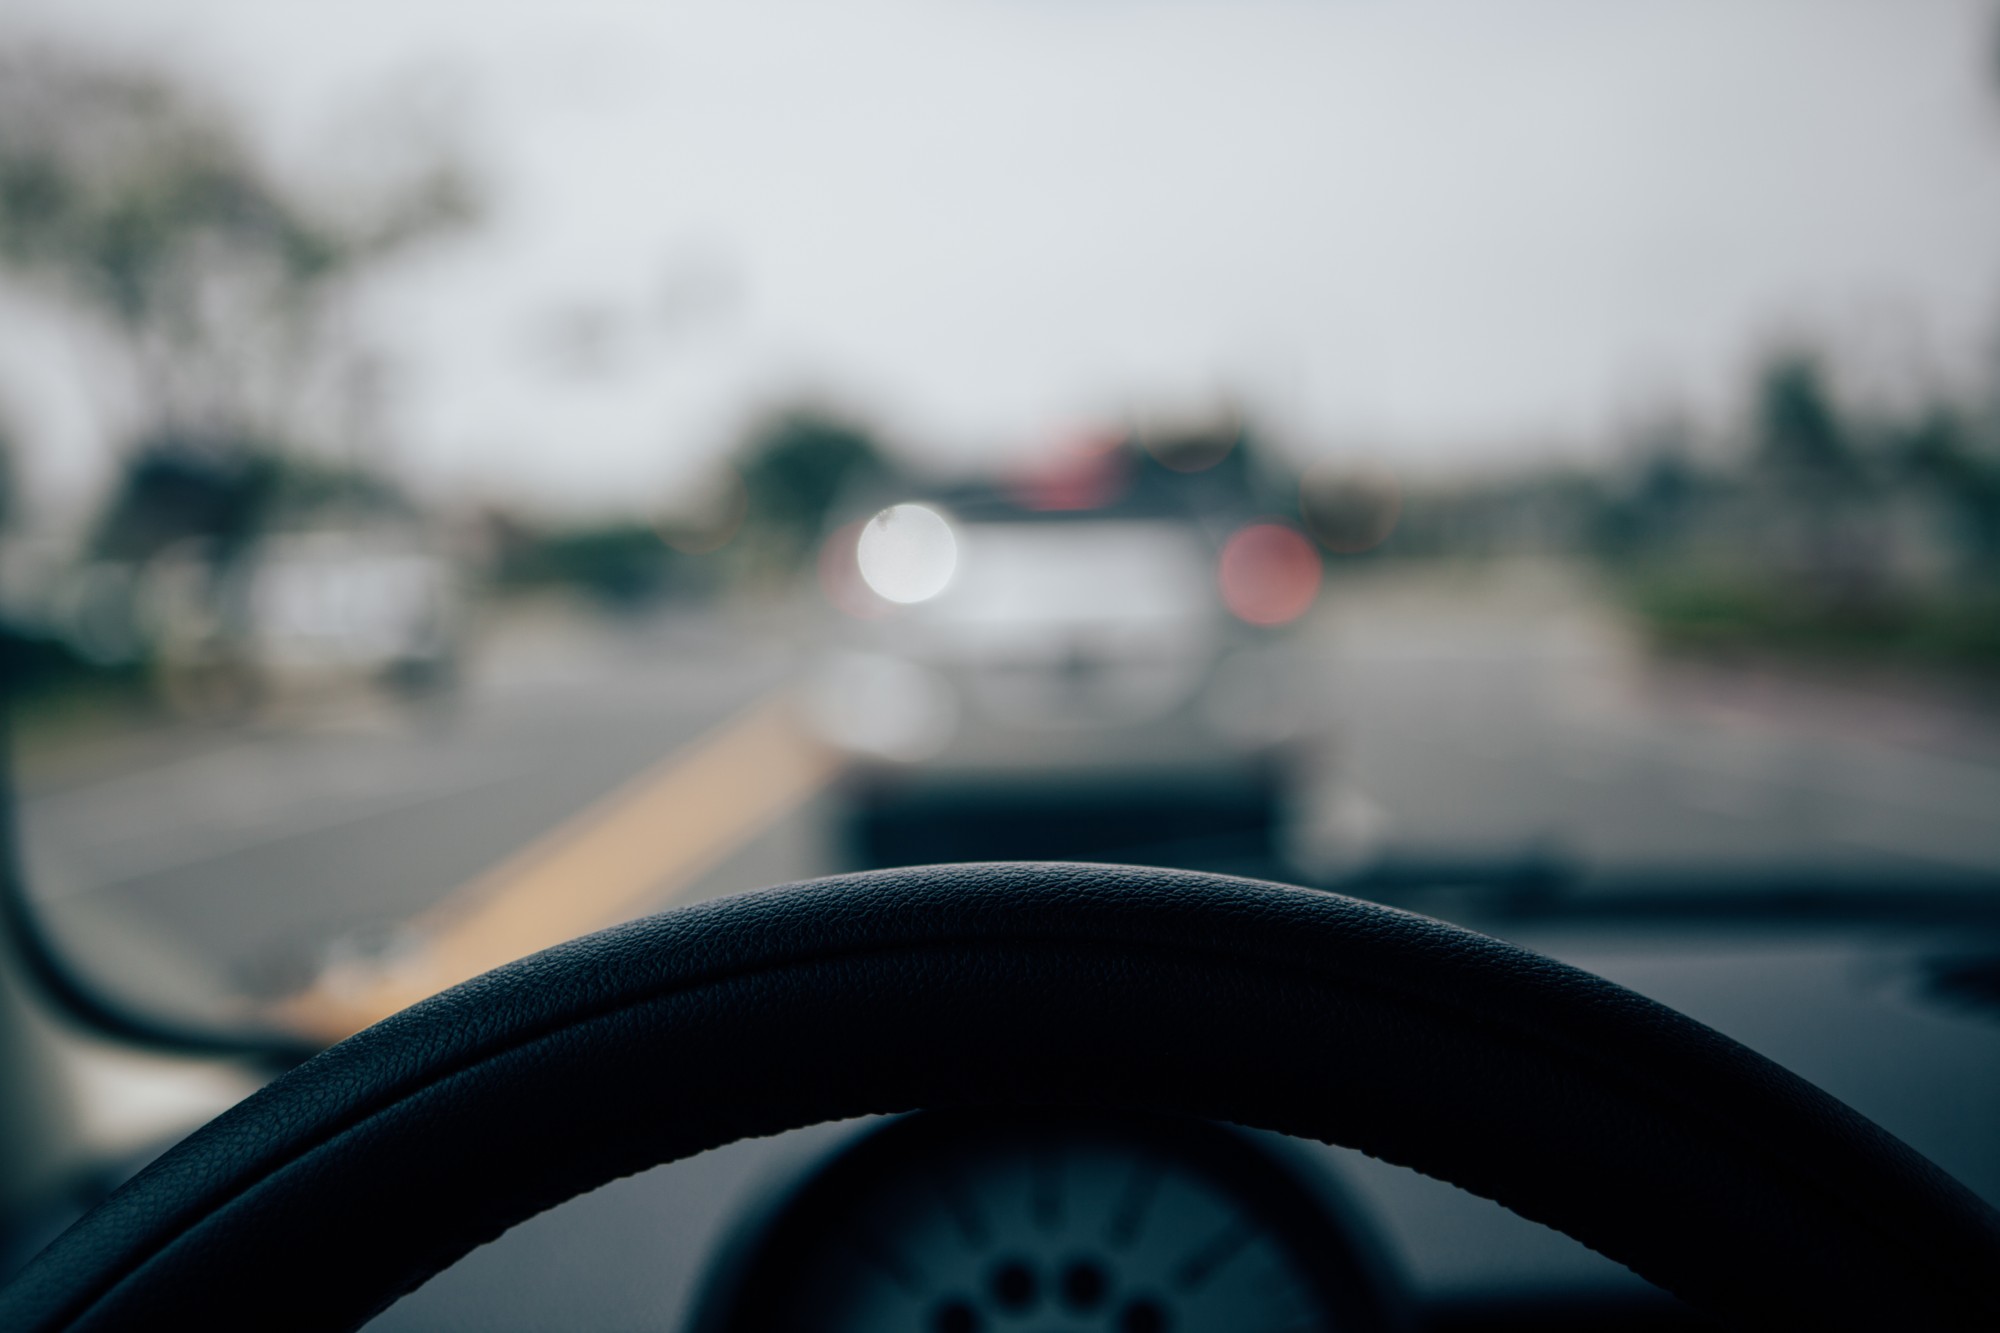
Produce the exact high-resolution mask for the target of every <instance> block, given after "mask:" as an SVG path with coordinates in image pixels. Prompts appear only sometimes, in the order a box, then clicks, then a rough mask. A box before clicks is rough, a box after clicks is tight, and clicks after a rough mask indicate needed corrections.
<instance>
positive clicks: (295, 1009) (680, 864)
mask: <svg viewBox="0 0 2000 1333" xmlns="http://www.w3.org/2000/svg"><path fill="white" fill-rule="evenodd" d="M837 766H838V765H837V761H836V759H835V758H834V756H833V755H832V754H831V753H830V752H829V751H827V750H826V749H825V748H824V747H822V746H819V745H817V744H815V743H814V742H813V741H812V739H811V738H810V737H808V736H807V735H806V734H805V733H804V732H803V731H802V730H801V729H800V727H799V726H798V724H797V723H796V722H795V721H794V720H793V717H792V712H791V709H790V708H789V707H788V706H787V702H786V700H785V699H784V698H782V697H773V698H770V699H766V700H764V701H763V702H761V703H759V704H756V705H753V706H752V707H751V708H749V709H748V710H746V711H745V712H743V713H740V714H738V715H737V716H736V717H734V718H732V719H730V720H729V721H728V722H726V723H724V724H723V725H721V726H720V727H718V728H716V729H715V730H714V731H712V732H710V733H708V734H707V735H706V736H703V737H701V738H700V739H698V740H696V741H694V742H693V743H692V744H690V745H688V746H687V747H686V748H684V749H682V750H679V751H677V752H675V753H674V754H671V755H669V756H668V757H667V758H666V759H665V760H663V761H661V762H660V763H659V764H656V765H655V766H654V767H652V768H651V769H648V770H647V771H646V772H644V773H641V774H640V775H639V776H638V777H636V778H634V779H632V780H631V781H630V782H628V783H626V784H625V785H624V786H623V787H620V788H619V789H618V790H616V791H614V792H612V793H611V794H610V795H608V796H606V797H604V798H603V799H601V800H599V801H597V802H596V803H595V804H593V805H591V806H590V807H588V808H587V809H585V810H583V811H582V812H581V813H579V814H577V815H576V816H574V817H573V818H571V819H570V820H568V821H567V822H565V823H563V824H561V825H560V826H558V827H557V828H555V829H554V830H552V831H550V832H549V833H547V834H545V835H543V836H542V837H540V838H538V839H536V840H535V841H534V842H532V843H530V844H529V845H528V846H526V847H524V848H522V849H521V850H520V851H518V852H516V853H514V854H513V855H512V856H510V857H508V858H507V859H506V860H505V861H502V862H501V863H500V864H499V865H497V866H495V867H493V868H492V869H491V870H489V871H487V872H486V873H484V874H482V875H480V876H478V877H477V878H475V879H473V880H472V881H470V882H469V883H467V884H466V885H464V886H463V887H462V888H460V889H458V890H456V891H455V892H453V893H452V894H451V895H450V896H449V897H448V898H446V899H445V900H444V901H443V902H442V903H440V904H439V905H438V906H436V907H434V908H432V909H431V910H430V911H428V912H425V913H424V914H423V915H421V916H419V917H417V918H416V919H415V920H414V921H412V922H411V923H410V928H411V933H412V936H413V938H414V940H415V941H416V944H415V947H413V948H412V949H410V950H409V951H408V953H407V955H406V956H402V957H399V958H397V959H395V960H393V961H391V962H386V963H381V964H376V965H373V966H370V967H368V968H366V969H358V968H351V967H348V968H333V969H329V970H328V971H327V972H326V973H325V974H323V975H322V976H321V977H320V979H319V981H318V982H317V983H316V984H315V985H314V986H313V988H312V989H310V990H308V991H306V992H304V993H303V994H301V995H300V996H298V997H296V998H294V999H293V1000H291V1001H289V1002H288V1003H287V1004H286V1006H285V1013H284V1015H283V1017H284V1018H285V1019H286V1020H287V1021H288V1022H290V1023H292V1024H294V1025H296V1026H298V1027H300V1028H302V1029H304V1030H305V1031H307V1032H309V1033H311V1034H312V1035H314V1036H317V1037H324V1038H329V1039H330V1038H334V1037H340V1036H345V1035H346V1034H348V1033H350V1032H353V1031H356V1030H358V1029H360V1028H362V1027H366V1026H367V1025H368V1024H370V1023H372V1022H375V1021H376V1020H377V1019H380V1018H384V1017H386V1016H387V1015H389V1014H392V1013H394V1012H395V1011H396V1010H398V1009H402V1008H404V1007H406V1006H408V1005H411V1004H414V1003H415V1002H416V1001H418V1000H420V999H423V998H424V997H425V996H427V995H432V994H435V993H436V992H438V991H440V990H443V989H444V988H445V987H447V986H452V985H456V984H457V983H458V982H461V981H464V980H466V979H467V978H469V977H475V976H477V975H479V974H480V973H481V972H484V971H486V970H488V969H489V968H493V967H497V966H499V965H500V964H502V963H505V962H509V961H511V960H513V959H515V958H519V957H521V956H523V955H525V954H529V953H533V952H534V951H535V950H537V949H542V948H546V947H548V946H549V945H551V944H556V943H560V942H561V941H563V940H566V939H569V938H571V937H572V936H576V935H581V934H584V933H585V932H587V931H591V930H596V929H598V928H600V927H602V926H608V925H611V924H614V923H615V922H618V921H621V920H624V919H626V918H628V917H630V916H631V915H633V914H634V913H635V912H637V911H638V910H639V909H641V908H643V907H648V906H659V905H663V904H665V903H667V902H669V901H671V900H673V899H674V898H676V897H678V896H680V895H681V894H683V893H685V892H686V891H687V890H688V888H689V887H691V886H692V885H693V883H694V882H695V880H696V879H698V878H699V877H700V876H701V875H702V874H703V873H705V872H706V871H708V870H710V869H713V868H714V867H715V866H716V865H717V864H718V863H719V862H721V861H722V860H723V859H725V858H726V857H728V856H729V855H730V854H731V853H732V852H734V851H736V850H737V849H739V848H740V847H742V846H743V845H744V844H745V843H747V842H748V841H749V840H750V839H752V838H754V837H755V836H756V835H757V834H759V833H761V832H762V831H763V830H765V829H766V828H769V827H770V826H771V825H772V824H773V823H775V822H776V821H777V820H778V819H779V818H781V817H782V816H784V815H785V814H787V813H789V812H790V811H792V810H795V809H797V808H798V807H799V806H800V805H802V804H804V803H805V801H807V800H808V799H809V798H810V797H811V796H812V795H813V794H814V793H815V792H817V791H819V790H820V789H821V788H822V787H824V786H825V785H826V783H827V781H828V780H829V779H830V778H831V777H832V776H833V774H834V772H835V770H836V768H837Z"/></svg>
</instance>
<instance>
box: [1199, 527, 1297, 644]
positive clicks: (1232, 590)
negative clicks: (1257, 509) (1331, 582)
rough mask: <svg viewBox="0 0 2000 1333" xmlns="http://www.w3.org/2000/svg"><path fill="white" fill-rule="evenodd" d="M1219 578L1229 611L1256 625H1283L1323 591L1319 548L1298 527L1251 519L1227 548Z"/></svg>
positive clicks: (1225, 548)
mask: <svg viewBox="0 0 2000 1333" xmlns="http://www.w3.org/2000/svg"><path fill="white" fill-rule="evenodd" d="M1217 577H1218V582H1219V585H1220V587H1221V590H1222V601H1223V604H1224V605H1225V606H1227V607H1228V608H1229V610H1230V614H1232V615H1234V616H1235V617H1236V618H1237V619H1239V620H1242V621H1244V622H1246V623H1248V624H1252V625H1284V624H1288V623H1290V622H1291V621H1294V620H1297V619H1298V618H1299V617H1300V616H1302V615H1304V614H1305V613H1306V611H1307V610H1308V609H1309V608H1310V607H1311V606H1312V604H1313V599H1314V598H1315V597H1317V596H1318V595H1319V581H1320V560H1319V552H1317V551H1315V550H1313V546H1312V543H1311V542H1309V541H1307V540H1306V538H1305V536H1304V534H1302V533H1300V532H1299V531H1298V530H1297V529H1296V528H1290V527H1286V526H1285V525H1284V524H1282V523H1253V524H1251V525H1250V526H1249V527H1246V528H1244V529H1242V530H1241V531H1239V532H1237V533H1236V535H1234V536H1233V537H1231V538H1230V539H1229V541H1228V543H1227V544H1225V545H1224V546H1223V548H1222V562H1221V566H1220V568H1219V570H1218V571H1217Z"/></svg>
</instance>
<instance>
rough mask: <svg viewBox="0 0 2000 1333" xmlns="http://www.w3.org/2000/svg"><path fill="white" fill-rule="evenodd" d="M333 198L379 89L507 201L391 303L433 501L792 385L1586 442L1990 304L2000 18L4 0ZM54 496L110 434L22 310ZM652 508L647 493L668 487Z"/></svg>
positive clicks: (659, 445)
mask: <svg viewBox="0 0 2000 1333" xmlns="http://www.w3.org/2000/svg"><path fill="white" fill-rule="evenodd" d="M8 11H9V22H8V24H7V25H6V26H10V27H11V29H12V31H14V32H16V33H21V32H27V33H36V34H41V35H44V36H47V35H51V34H53V35H56V36H59V37H64V38H69V39H74V41H76V42H78V43H83V44H89V45H93V46H97V47H102V48H105V49H108V50H110V51H113V52H119V53H124V54H127V55H135V56H144V57H146V58H149V59H160V60H164V61H166V62H168V63H169V64H171V65H173V66H175V67H177V68H179V69H181V70H183V71H185V72H187V73H188V74H189V76H190V77H192V78H194V79H197V80H199V81H200V82H201V83H202V84H203V85H204V86H206V87H208V88H209V89H211V90H212V91H213V92H214V93H215V94H217V95H219V96H221V97H223V98H225V99H227V100H229V101H231V102H233V103H234V104H236V105H237V106H239V107H240V108H242V109H243V110H245V111H246V112H248V113H249V114H250V115H251V116H252V117H253V118H254V121H255V123H256V125H257V127H258V134H259V135H260V137H261V140H262V142H263V143H264V144H265V145H266V146H267V148H268V150H269V151H270V152H271V153H272V154H273V155H274V156H275V157H277V158H278V159H279V160H281V161H283V162H285V163H287V164H288V166H289V168H290V169H293V170H297V169H299V167H300V165H301V164H302V163H304V162H307V161H310V160H311V159H310V156H309V155H310V154H311V153H313V152H316V151H319V148H320V146H321V145H323V144H324V143H325V142H326V140H327V134H328V132H329V128H328V127H329V126H332V125H337V124H339V123H341V122H342V120H343V118H346V119H347V120H349V121H350V122H351V120H352V119H353V117H354V116H355V115H356V114H358V109H360V108H364V107H365V106H366V105H367V103H368V102H369V100H370V99H371V98H376V97H379V96H382V95H384V93H385V90H387V91H388V92H391V93H393V94H394V95H396V96H399V97H405V98H415V99H418V100H423V99H429V101H430V102H431V103H432V104H433V109H434V110H435V111H436V112H437V114H439V115H442V116H444V117H445V118H447V119H449V120H451V121H454V122H455V123H456V124H458V125H459V126H460V127H461V129H462V132H463V140H464V142H465V144H466V146H467V148H468V150H469V152H470V156H471V157H472V159H473V161H474V162H475V163H476V165H477V166H478V167H479V168H480V169H481V170H482V171H483V172H484V173H485V175H486V176H487V178H488V180H489V182H490V193H491V198H492V202H493V209H492V213H491V216H490V218H489V220H488V222H487V224H486V225H485V227H484V228H483V230H482V231H480V232H479V233H478V234H476V235H474V236H472V237H470V238H468V239H467V240H465V241H463V242H461V243H458V244H456V245H454V246H453V247H452V248H451V249H449V250H448V251H439V252H438V253H436V254H435V255H433V256H431V257H430V258H428V259H426V260H425V261H423V262H421V263H417V264H413V265H411V266H410V267H409V269H408V270H407V271H406V272H404V273H402V274H400V275H399V276H398V279H397V281H396V282H394V283H393V284H384V289H383V291H382V292H381V297H382V299H381V300H379V301H377V302H376V303H375V304H374V305H372V306H371V307H370V308H369V310H368V312H367V314H368V319H369V322H370V324H371V326H372V327H373V328H374V329H375V330H376V332H377V335H378V336H379V338H380V339H381V341H382V342H383V343H384V345H385V346H386V347H387V348H389V349H390V350H391V351H392V353H393V354H394V356H395V357H396V359H397V361H398V363H399V364H400V365H402V366H403V367H404V372H403V374H402V376H401V379H400V386H401V387H400V389H399V392H398V393H397V395H396V397H395V399H394V401H393V407H394V417H393V424H394V431H395V436H396V438H397V440H398V442H399V447H400V449H401V451H402V454H403V457H404V458H405V460H406V462H407V465H408V466H409V467H410V468H411V470H412V471H413V472H414V473H415V474H416V475H418V476H420V477H422V478H424V479H425V480H426V481H427V482H428V483H430V484H432V485H434V486H437V487H439V488H445V487H462V486H470V487H473V488H476V489H478V490H482V491H485V492H487V493H491V494H497V495H507V494H516V495H534V496H538V497H542V498H545V499H553V500H560V501H562V502H566V503H572V504H577V505H600V504H607V503H608V504H630V503H633V502H634V498H635V497H653V496H658V495H662V494H666V493H668V492H670V491H671V490H672V489H673V487H674V486H675V485H676V484H677V481H678V480H679V479H681V478H684V477H685V476H687V475H688V474H689V473H690V472H691V470H692V469H693V468H695V467H696V466H697V465H698V464H699V463H700V462H701V461H702V460H705V459H706V458H708V457H711V456H712V455H713V454H714V452H715V450H716V449H717V448H718V447H719V446H720V445H721V444H722V443H723V442H724V438H725V434H726V431H727V429H728V427H729V426H730V424H731V423H732V422H734V421H736V420H737V419H739V418H740V417H741V415H742V414H743V413H744V411H745V410H746V409H747V406H748V405H749V404H751V403H753V402H755V401H757V400H759V399H760V398H768V397H770V396H772V395H776V394H781V393H785V392H789V391H794V390H798V389H812V390H817V391H819V392H821V393H823V394H828V395H834V396H838V397H839V398H841V399H843V400H846V401H848V402H851V403H853V404H855V405H856V406H857V407H860V408H862V409H865V410H867V411H869V412H871V413H873V414H875V415H876V416H878V417H879V418H880V419H881V420H882V421H884V422H885V423H886V424H887V425H888V426H889V427H890V428H891V429H892V431H893V433H894V434H895V435H896V437H897V438H898V439H900V440H902V441H904V442H906V443H909V444H910V445H912V446H914V447H917V448H920V449H928V450H935V451H937V452H940V453H944V454H968V453H977V452H979V451H982V450H991V449H999V448H1011V447H1020V446H1023V445H1025V444H1029V443H1032V442H1034V441H1037V440H1040V439H1045V438H1046V437H1047V436H1049V435H1050V434H1051V433H1052V432H1057V431H1061V430H1063V429H1064V428H1066V427H1068V426H1071V425H1074V424H1076V423H1079V422H1083V421H1087V420H1090V419H1093V418H1101V417H1103V416H1105V415H1107V414H1115V413H1121V412H1126V411H1134V410H1156V409H1158V408H1161V407H1176V406H1182V405H1198V404H1200V403H1201V402H1203V401H1205V400H1208V399H1212V398H1214V397H1215V396H1216V395H1218V394H1220V393H1223V392H1225V391H1233V392H1236V393H1238V394H1240V395H1242V396H1245V397H1247V398H1248V399H1249V400H1251V401H1252V402H1255V403H1260V404H1262V405H1264V407H1265V409H1266V410H1267V411H1268V412H1270V413H1271V414H1272V415H1273V416H1275V417H1277V418H1279V419H1281V420H1282V422H1283V423H1284V424H1285V425H1286V427H1287V428H1288V429H1289V430H1291V431H1292V432H1293V433H1295V434H1296V435H1297V436H1298V437H1299V438H1301V439H1305V440H1310V441H1313V442H1315V443H1316V445H1317V446H1318V447H1323V448H1328V449H1336V448H1366V449H1368V450H1371V451H1374V452H1378V453H1385V454H1387V455H1388V456H1389V457H1391V458H1392V459H1394V458H1408V459H1416V460H1436V459H1457V458H1468V457H1470V458H1480V457H1491V456H1494V455H1495V454H1496V453H1500V452H1504V451H1508V450H1516V451H1518V450H1522V449H1529V448H1549V447H1563V448H1573V447H1579V446H1580V445H1583V444H1587V443H1588V442H1590V441H1592V440H1596V439H1601V438H1603V437H1604V436H1605V435H1606V434H1607V432H1609V431H1610V430H1611V429H1612V428H1614V427H1615V426H1617V425H1618V424H1619V423H1620V422H1627V421H1629V420H1631V419H1632V418H1633V417H1635V416H1637V415H1640V414H1643V413H1645V412H1647V411H1649V410H1652V409H1653V408H1655V407H1657V406H1658V405H1660V404H1663V403H1666V402H1670V401H1674V400H1677V399H1685V400H1688V401H1691V402H1693V403H1695V404H1696V405H1697V406H1700V407H1702V408H1704V410H1709V411H1719V410H1720V405H1721V404H1724V403H1726V402H1727V401H1728V400H1729V397H1730V395H1731V393H1733V392H1735V390H1736V388H1737V386H1738V385H1740V381H1741V377H1742V375H1743V373H1744V366H1745V364H1746V362H1747V360H1748V358H1750V357H1751V356H1752V355H1754V354H1755V352H1756V351H1757V349H1758V348H1760V347H1762V346H1765V345H1768V344H1769V343H1770V341H1771V340H1772V339H1773V338H1776V337H1780V336H1783V335H1784V334H1786V333H1788V332H1793V331H1798V330H1803V329H1825V330H1831V331H1833V334H1834V336H1837V337H1838V338H1839V339H1840V340H1841V341H1842V342H1843V344H1844V345H1847V346H1850V347H1855V348H1860V349H1863V350H1864V351H1865V353H1866V356H1867V358H1869V360H1870V364H1871V365H1872V366H1873V367H1874V369H1875V372H1876V373H1877V374H1878V375H1879V377H1880V378H1882V379H1883V380H1884V381H1885V382H1892V381H1896V380H1898V379H1899V378H1900V379H1902V380H1909V379H1912V378H1916V377H1920V376H1922V375H1925V374H1943V375H1960V376H1964V375H1967V374H1969V369H1968V368H1969V367H1970V366H1971V365H1972V364H1973V363H1974V361H1975V360H1976V358H1977V357H1978V356H1981V355H1984V354H1985V353H1986V351H1987V350H1988V349H1990V347H1991V346H1992V342H1993V339H1992V335H1993V333H1994V331H1995V329H1996V326H1997V325H2000V321H1996V316H2000V96H1996V86H1995V80H1994V77H1993V76H1994V69H1995V63H1996V62H1995V56H1996V52H2000V44H1996V25H1995V11H1994V7H1993V6H1992V5H1991V4H1988V3H1974V2H1973V0H1963V2H1961V0H1921V2H1913V0H1880V2H1879V3H1865V4H1864V3H1837V2H1835V0H1796V2H1788V3H1751V2H1750V0H1716V2H1715V3H1691V2H1689V0H1662V2H1660V3H1638V2H1637V0H1633V2H1631V3H1619V4H1606V3H1602V0H1576V2H1575V3H1526V4H1505V3H1496V2H1495V0H1465V2H1464V3H1396V2H1394V0H1345V2H1343V0H1289V2H1279V0H1270V2H1267V3H1259V2H1257V0H1214V2H1213V3H1207V2H1196V0H1179V2H1173V3H1168V2H1162V3H1144V2H1141V0H1068V2H1065V0H862V2H860V3H852V4H843V3H832V2H831V0H812V2H808V3H801V4H782V5H777V4H762V3H750V2H749V0H734V2H733V3H718V4H685V5H682V4H667V3H654V4H639V3H604V2H601V0H600V2H585V0H568V2H567V3H561V4H554V3H550V4H537V5H526V4H507V3H501V2H500V0H477V2H476V3H444V2H443V0H437V2H432V0H395V2H394V3H377V2H373V0H347V3H344V4H341V5H338V6H333V5H325V4H310V5H308V4H303V3H297V4H292V3H280V2H279V0H233V2H224V0H124V2H123V3H115V2H114V0H11V3H10V5H9V7H8ZM13 304H14V306H15V307H16V309H15V310H14V311H13V313H12V315H11V317H10V323H11V326H12V331H11V332H9V333H7V334H5V335H4V336H0V394H4V395H5V396H6V398H7V399H8V400H9V401H11V402H12V403H13V404H14V405H15V408H14V410H15V411H16V413H17V414H18V415H21V416H23V417H25V418H26V419H27V422H28V424H29V425H30V426H31V428H32V429H33V430H34V432H35V435H34V440H33V443H34V445H35V456H34V458H32V459H31V460H30V464H31V466H32V468H33V472H34V480H35V481H36V483H37V484H38V485H39V486H40V487H41V488H42V490H43V491H44V492H45V493H47V494H51V495H55V494H60V493H66V492H70V493H73V492H77V491H79V490H80V489H81V488H83V487H84V486H85V485H86V484H87V481H88V478H89V476H90V475H91V473H92V471H93V469H94V468H95V467H96V466H97V461H96V460H100V459H101V458H102V455H103V444H102V441H101V440H98V439H97V438H96V435H97V433H98V429H99V428H98V425H97V423H98V422H99V421H100V420H101V418H102V415H103V414H102V413H97V412H94V411H93V410H92V408H91V405H90V398H89V392H88V386H84V387H83V388H82V389H79V388H78V387H76V385H75V383H74V367H75V364H76V362H75V360H74V358H73V357H69V356H68V355H67V354H66V353H65V352H63V351H62V350H61V349H60V348H59V347H58V346H57V342H58V341H59V340H54V339H51V338H50V337H48V336H45V335H44V334H43V333H42V332H40V331H35V332H27V330H30V329H31V328H37V329H38V326H36V325H35V322H34V321H33V320H32V319H29V318H26V317H24V316H22V315H21V313H20V311H19V310H18V304H19V303H18V301H16V302H14V303H13ZM647 502H650V499H649V500H648V501H647Z"/></svg>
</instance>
